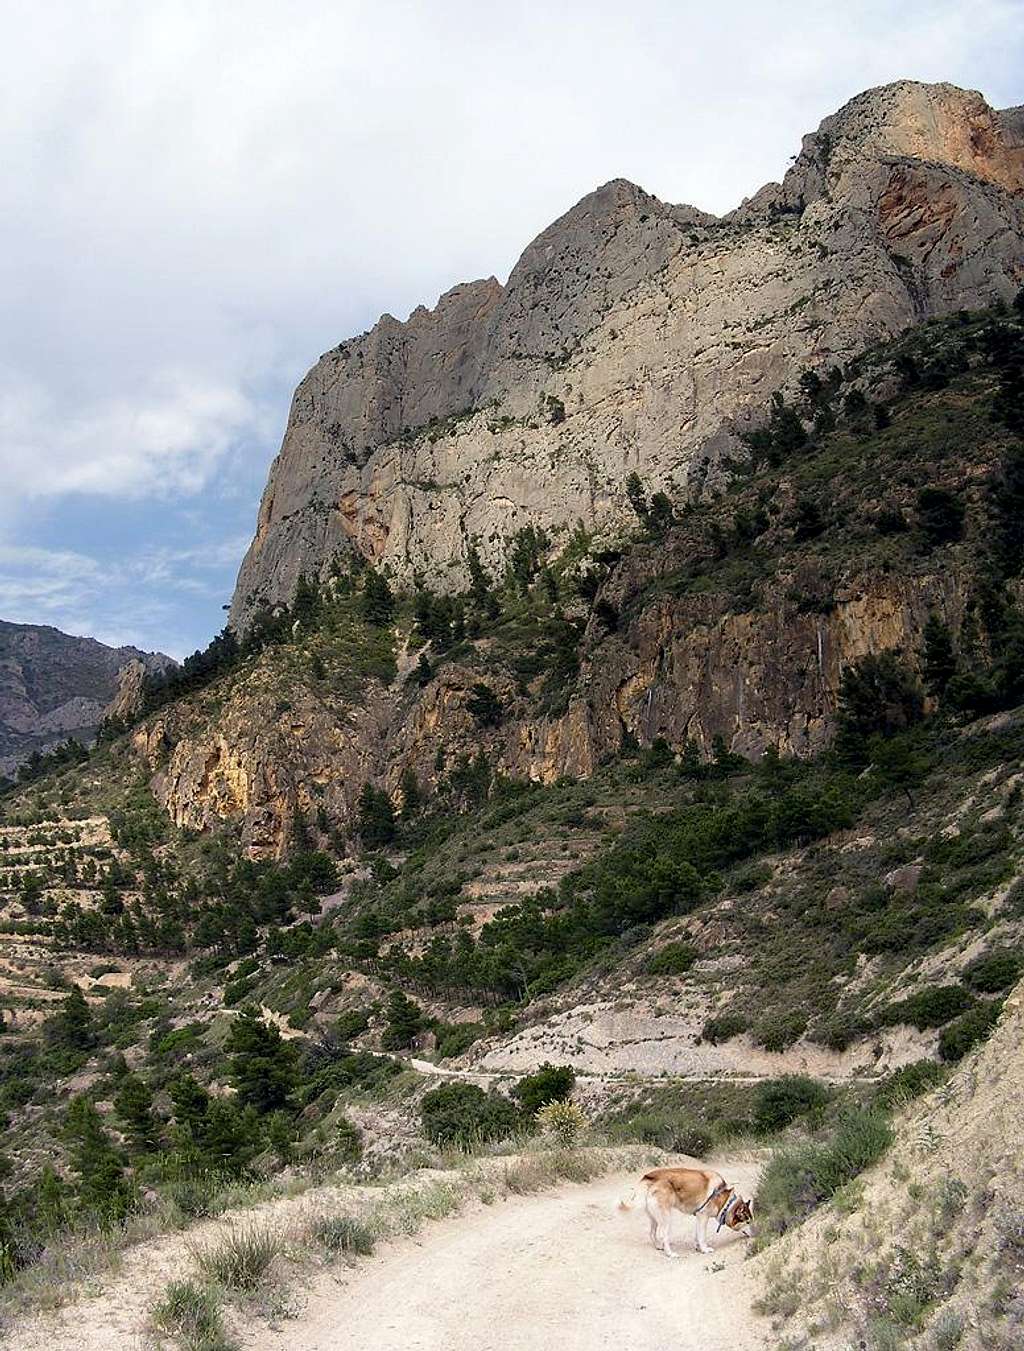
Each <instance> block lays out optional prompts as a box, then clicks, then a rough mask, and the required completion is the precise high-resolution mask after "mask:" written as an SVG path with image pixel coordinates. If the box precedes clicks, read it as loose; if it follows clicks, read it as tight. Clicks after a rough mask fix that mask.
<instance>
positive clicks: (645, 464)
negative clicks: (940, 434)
mask: <svg viewBox="0 0 1024 1351" xmlns="http://www.w3.org/2000/svg"><path fill="white" fill-rule="evenodd" d="M1022 127H1024V117H1022V113H1021V110H1020V109H1019V108H1016V109H1009V110H1007V111H1005V112H996V111H994V110H992V109H991V108H990V107H989V106H988V105H987V104H986V103H985V101H984V99H983V98H982V97H981V96H980V95H979V94H977V93H973V92H970V91H964V90H961V89H958V88H956V87H954V86H952V85H948V84H937V85H924V84H917V83H914V82H911V81H902V82H899V83H897V84H893V85H888V86H885V87H882V88H879V89H874V90H869V91H867V92H866V93H864V94H861V95H859V96H858V97H856V98H854V99H853V100H851V102H850V103H848V104H847V105H846V106H845V107H844V108H842V109H841V110H840V111H839V112H837V113H835V114H834V115H832V116H831V117H827V118H826V119H825V120H824V121H823V122H822V123H821V125H820V127H819V128H818V130H817V131H816V132H814V133H812V134H810V135H808V136H806V137H804V140H803V144H802V147H801V150H800V153H799V154H798V156H797V157H796V159H795V161H794V163H793V165H792V167H791V168H790V169H789V171H788V172H787V174H786V175H785V178H784V179H783V182H782V183H781V184H778V183H772V184H768V185H766V186H765V187H764V188H762V189H761V190H760V191H759V192H757V193H756V194H755V195H754V196H753V197H751V198H750V199H748V200H747V201H746V202H744V203H743V204H742V206H740V207H739V208H738V209H737V210H736V211H734V212H732V213H730V214H729V215H727V216H725V217H722V218H714V217H711V216H709V215H707V214H706V213H703V212H700V211H697V210H695V209H693V208H690V207H680V206H673V205H670V204H667V203H664V202H661V201H659V200H658V199H657V198H656V197H653V196H651V195H650V194H648V193H646V192H644V191H643V190H642V189H641V188H639V187H637V186H636V185H634V184H632V183H628V182H626V181H624V180H614V181H612V182H610V183H608V184H605V185H604V186H603V187H601V188H598V189H597V190H596V191H595V192H593V193H591V194H590V195H589V196H588V197H585V198H584V199H583V200H582V201H581V202H579V203H578V204H577V205H576V206H575V207H573V208H572V209H571V210H570V211H568V212H567V213H566V214H565V215H564V216H563V217H561V218H560V219H559V220H558V221H556V222H555V223H554V224H553V225H551V226H550V227H549V228H548V229H547V230H545V231H544V232H543V233H542V234H541V235H539V236H538V238H537V239H536V240H534V241H533V243H532V244H530V245H529V247H528V248H527V249H526V251H525V252H524V254H523V256H522V257H521V258H520V260H519V262H518V263H517V264H516V266H515V268H514V269H513V271H512V273H511V275H510V277H509V279H508V282H507V284H506V285H505V286H502V285H501V284H500V283H499V282H498V281H497V280H495V279H494V278H493V277H492V278H489V279H488V280H486V281H477V282H470V283H466V284H463V285H460V286H457V287H455V288H454V289H452V290H451V291H449V292H448V293H446V294H445V295H444V296H442V297H441V299H440V301H439V302H438V304H437V306H436V307H435V308H434V309H433V310H427V309H424V308H422V307H421V308H419V309H417V310H415V311H414V312H413V313H412V315H410V317H409V319H408V320H407V321H406V322H405V323H400V322H399V321H398V320H396V319H394V318H392V317H391V316H390V315H385V316H384V317H383V318H382V319H381V320H380V321H379V323H378V324H376V325H375V326H374V328H373V329H372V330H370V332H368V333H365V334H362V335H360V336H358V337H356V338H351V339H349V340H347V341H345V342H343V343H342V344H340V346H339V347H337V348H335V349H334V350H333V351H331V352H328V353H327V354H325V355H324V356H323V357H322V358H321V359H320V361H319V362H317V364H316V365H315V366H314V367H313V369H312V370H311V371H310V373H309V374H308V375H307V376H306V377H305V379H304V380H303V381H302V382H301V384H300V385H299V387H298V389H297V391H296V394H295V397H294V400H293V404H292V410H291V414H290V417H289V422H288V427H287V430H286V432H285V437H284V442H283V445H282V448H281V452H280V454H279V456H278V458H277V460H276V461H275V463H274V465H273V467H272V469H271V473H270V478H269V481H268V484H267V488H266V491H265V493H264V497H263V502H262V504H261V507H260V512H259V520H258V524H257V529H256V534H255V538H254V540H253V543H252V545H251V547H250V549H249V552H248V554H247V555H246V558H245V560H244V562H243V564H242V568H241V571H240V574H239V579H238V585H237V588H236V592H235V597H234V601H233V605H232V611H231V622H232V624H233V625H234V626H235V627H236V628H237V629H239V630H244V629H245V628H246V627H247V625H248V624H249V622H250V620H251V618H252V616H253V613H254V611H255V609H256V608H257V607H258V606H259V605H260V604H261V603H263V602H268V603H270V604H275V603H280V602H287V601H289V600H290V599H291V596H292V594H293V592H294V588H295V584H296V581H297V579H298V577H299V575H300V574H301V573H306V574H308V575H312V576H321V577H322V576H325V575H326V572H327V570H328V568H329V566H330V564H331V562H332V560H333V559H334V558H335V557H336V556H337V555H338V554H342V555H344V554H346V553H350V552H353V551H354V552H355V553H357V554H359V555H361V556H362V557H364V558H367V559H370V560H373V561H374V562H375V563H377V564H380V565H383V566H384V567H386V568H387V569H388V570H389V571H390V572H391V573H392V575H393V576H395V577H397V578H398V579H400V580H401V581H403V582H410V581H411V580H412V578H413V575H414V574H417V575H420V576H423V577H425V578H427V579H428V580H429V581H430V582H431V583H432V584H433V585H434V586H436V587H439V588H441V589H450V588H451V587H452V586H455V585H461V584H462V583H463V582H464V580H465V559H466V553H467V549H468V547H469V544H470V542H471V541H474V540H475V541H476V543H477V547H478V548H479V550H480V553H481V556H482V557H483V558H484V561H485V562H486V563H487V564H488V565H489V566H490V567H492V568H495V569H500V568H501V567H502V566H503V564H504V559H505V554H506V551H507V548H508V544H509V541H510V539H511V538H512V536H514V535H515V533H516V531H518V530H519V529H521V528H522V527H524V526H526V525H533V526H537V527H541V528H543V529H544V530H546V531H547V532H548V534H549V536H550V537H551V538H552V540H553V541H554V544H555V548H556V549H557V548H558V547H559V545H560V544H561V543H564V542H565V538H566V534H567V532H568V531H570V530H571V529H572V528H573V527H574V526H575V525H576V523H577V522H579V521H582V522H584V524H585V525H586V526H587V527H588V528H590V529H597V530H600V531H604V532H606V533H611V534H614V533H615V532H616V530H618V529H620V528H621V526H622V523H623V521H624V520H625V519H626V511H627V508H626V502H625V496H624V492H623V482H624V479H625V477H626V475H627V474H628V473H629V472H630V471H631V470H637V471H639V472H640V473H641V475H642V477H643V479H644V481H645V483H648V484H649V485H650V486H651V487H652V488H655V489H664V490H666V491H668V493H669V495H670V496H672V497H673V498H674V500H676V501H679V500H683V499H687V498H694V497H700V496H701V495H703V494H706V493H707V492H708V491H711V490H713V489H715V488H716V487H719V486H721V484H722V483H723V482H724V481H725V479H726V478H727V475H728V463H727V461H728V458H729V457H730V456H731V457H736V455H737V453H738V445H739V443H738V439H737V436H738V433H739V432H740V431H742V430H743V429H744V428H747V427H749V426H751V425H752V424H753V423H754V422H756V421H757V420H758V419H759V418H760V417H761V416H762V415H763V409H764V407H765V405H766V403H767V400H768V397H769V395H770V394H771V393H772V392H774V391H775V390H777V389H780V388H785V387H787V386H788V385H790V384H791V383H792V382H793V381H794V380H795V378H796V376H797V374H798V373H799V372H800V371H801V370H803V369H805V368H808V367H810V368H817V369H824V368H827V367H829V366H831V365H833V364H836V363H840V364H841V363H843V362H845V361H846V360H848V359H849V358H850V357H851V356H852V355H854V354H855V353H856V352H858V351H860V350H862V349H863V348H864V347H865V346H866V345H868V344H870V343H872V342H875V341H879V340H882V339H885V338H887V337H891V336H892V335H894V334H896V333H899V332H900V331H901V330H903V329H904V328H905V327H906V326H908V325H909V324H912V323H915V322H919V321H921V320H923V319H926V318H928V317H929V316H934V315H944V314H949V313H951V312H954V311H956V310H958V309H961V308H974V307H979V306H982V305H986V304H990V303H992V302H993V301H995V300H999V299H1003V300H1006V299H1009V298H1010V297H1011V296H1012V294H1014V293H1015V292H1016V290H1017V289H1018V288H1019V286H1020V284H1021V280H1022V278H1024V253H1022V237H1024V204H1022V198H1021V193H1022V190H1024V130H1022Z"/></svg>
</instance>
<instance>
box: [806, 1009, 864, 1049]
mask: <svg viewBox="0 0 1024 1351" xmlns="http://www.w3.org/2000/svg"><path fill="white" fill-rule="evenodd" d="M871 1028H872V1024H871V1023H870V1022H869V1021H868V1019H866V1018H864V1017H863V1016H861V1015H860V1014H856V1013H834V1014H833V1015H832V1017H831V1018H828V1019H826V1021H825V1022H824V1023H822V1025H821V1027H820V1028H819V1029H818V1031H817V1032H816V1033H815V1034H814V1040H815V1041H817V1042H820V1043H821V1045H822V1046H827V1047H828V1049H829V1050H830V1051H845V1050H846V1048H847V1047H848V1046H850V1045H852V1044H853V1042H855V1041H856V1040H857V1038H858V1037H863V1036H866V1035H867V1033H868V1032H870V1031H871Z"/></svg>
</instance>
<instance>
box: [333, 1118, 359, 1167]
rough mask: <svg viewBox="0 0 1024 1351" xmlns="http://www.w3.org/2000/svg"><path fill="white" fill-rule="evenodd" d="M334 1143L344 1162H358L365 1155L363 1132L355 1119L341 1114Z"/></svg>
mask: <svg viewBox="0 0 1024 1351" xmlns="http://www.w3.org/2000/svg"><path fill="white" fill-rule="evenodd" d="M334 1143H335V1147H336V1149H337V1152H338V1157H339V1158H340V1159H341V1160H342V1161H343V1162H344V1163H358V1162H359V1160H360V1159H361V1158H362V1157H363V1134H362V1131H361V1130H360V1129H359V1127H358V1126H357V1125H356V1124H355V1122H354V1121H350V1120H349V1119H348V1117H347V1116H340V1117H338V1120H337V1121H336V1122H335V1126H334Z"/></svg>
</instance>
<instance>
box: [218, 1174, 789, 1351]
mask: <svg viewBox="0 0 1024 1351" xmlns="http://www.w3.org/2000/svg"><path fill="white" fill-rule="evenodd" d="M721 1166H722V1167H723V1168H724V1169H725V1172H726V1176H727V1177H728V1178H729V1180H730V1181H735V1182H737V1183H738V1184H739V1185H740V1186H741V1187H742V1188H744V1189H745V1190H747V1191H749V1190H751V1189H752V1188H753V1185H754V1183H755V1180H756V1176H757V1171H758V1170H757V1166H756V1165H754V1164H750V1163H747V1164H736V1165H730V1164H729V1163H724V1164H722V1165H721ZM635 1181H636V1175H635V1174H617V1175H615V1176H612V1177H607V1178H602V1179H600V1180H598V1181H596V1182H592V1183H588V1184H586V1185H582V1186H576V1185H566V1186H563V1187H560V1188H558V1189H557V1190H555V1191H550V1192H544V1193H542V1194H540V1195H537V1196H529V1197H523V1198H520V1199H517V1200H514V1201H509V1202H506V1203H504V1204H500V1205H495V1206H493V1207H487V1206H482V1205H481V1206H478V1207H476V1208H474V1209H471V1210H469V1211H466V1212H463V1213H462V1214H461V1215H458V1216H455V1217H453V1218H452V1219H449V1220H445V1221H442V1222H441V1223H439V1224H431V1225H429V1226H427V1227H426V1228H425V1229H423V1230H422V1231H421V1233H420V1234H419V1235H418V1236H417V1237H416V1238H415V1239H406V1240H402V1241H400V1242H398V1243H395V1244H393V1245H391V1246H389V1247H388V1248H387V1249H386V1250H385V1251H384V1252H383V1253H382V1255H381V1256H380V1257H379V1258H377V1259H375V1260H373V1261H370V1262H366V1263H363V1264H361V1265H359V1266H357V1267H355V1268H353V1269H349V1270H345V1271H342V1272H341V1274H340V1275H339V1274H338V1272H337V1271H335V1272H333V1273H332V1274H331V1275H330V1276H329V1277H325V1278H321V1279H320V1280H319V1281H318V1282H317V1283H316V1284H315V1285H314V1286H313V1288H312V1289H311V1290H310V1291H309V1292H308V1298H307V1302H306V1306H305V1309H304V1311H303V1313H302V1315H301V1316H300V1317H299V1318H298V1319H297V1320H289V1321H287V1322H285V1323H282V1324H281V1325H280V1327H279V1328H278V1329H275V1330H269V1329H266V1328H263V1329H260V1330H258V1331H256V1332H254V1333H253V1334H251V1335H250V1336H248V1337H245V1338H244V1339H243V1345H244V1346H245V1348H246V1351H285V1348H287V1351H337V1348H338V1347H342V1346H344V1347H346V1348H348V1351H550V1348H552V1347H557V1348H558V1351H604V1348H609V1351H610V1349H611V1348H615V1351H621V1348H622V1347H629V1348H630V1351H670V1349H671V1351H690V1348H692V1351H697V1349H698V1348H700V1351H757V1348H760V1347H762V1346H764V1345H765V1344H766V1337H767V1331H768V1325H767V1323H763V1322H762V1321H761V1320H759V1319H756V1318H754V1316H753V1315H752V1314H751V1313H750V1305H751V1300H752V1298H753V1280H752V1277H751V1276H750V1274H749V1269H748V1268H746V1266H745V1264H744V1261H743V1257H744V1250H745V1247H746V1244H745V1242H744V1240H742V1239H741V1238H739V1237H738V1236H737V1235H734V1234H732V1233H731V1232H730V1231H728V1230H723V1231H722V1233H721V1235H719V1236H718V1237H717V1238H715V1237H712V1240H711V1241H712V1243H713V1244H714V1246H715V1249H716V1251H715V1255H714V1256H713V1257H701V1256H699V1255H698V1254H697V1253H695V1252H694V1251H693V1248H692V1239H691V1237H690V1233H691V1226H692V1223H693V1221H692V1220H691V1219H690V1218H689V1216H685V1217H683V1216H677V1217H676V1222H675V1225H674V1227H673V1234H674V1235H675V1236H676V1238H677V1239H678V1243H677V1251H678V1252H679V1254H680V1256H679V1258H678V1259H677V1260H676V1261H670V1260H669V1259H668V1258H666V1257H665V1256H663V1255H662V1254H661V1253H658V1252H655V1250H654V1249H653V1248H652V1247H651V1246H650V1243H649V1240H648V1233H647V1218H646V1216H645V1215H644V1212H643V1209H642V1208H641V1207H639V1206H638V1207H637V1208H636V1209H634V1210H631V1211H629V1212H628V1213H626V1214H622V1213H620V1212H619V1211H618V1209H617V1203H618V1201H619V1200H620V1198H622V1197H623V1196H624V1195H628V1194H629V1192H630V1191H631V1190H632V1188H633V1186H634V1184H635Z"/></svg>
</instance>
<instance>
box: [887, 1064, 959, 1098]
mask: <svg viewBox="0 0 1024 1351" xmlns="http://www.w3.org/2000/svg"><path fill="white" fill-rule="evenodd" d="M945 1078H946V1071H945V1070H944V1069H943V1068H942V1066H941V1065H939V1064H937V1063H936V1062H935V1061H934V1060H914V1061H912V1062H911V1064H909V1065H901V1066H900V1068H899V1069H898V1070H893V1072H892V1074H889V1075H887V1076H886V1077H885V1079H883V1080H882V1082H881V1083H880V1084H879V1085H878V1090H877V1093H876V1095H875V1096H876V1100H877V1101H878V1103H879V1104H880V1105H881V1106H882V1107H887V1108H890V1109H891V1108H896V1107H905V1106H906V1105H907V1103H910V1102H913V1101H914V1099H915V1098H919V1097H920V1096H921V1095H922V1094H923V1093H927V1092H929V1091H930V1090H931V1089H933V1088H937V1087H938V1085H939V1084H941V1083H943V1082H944V1080H945Z"/></svg>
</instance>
